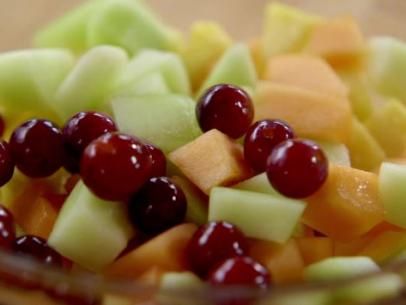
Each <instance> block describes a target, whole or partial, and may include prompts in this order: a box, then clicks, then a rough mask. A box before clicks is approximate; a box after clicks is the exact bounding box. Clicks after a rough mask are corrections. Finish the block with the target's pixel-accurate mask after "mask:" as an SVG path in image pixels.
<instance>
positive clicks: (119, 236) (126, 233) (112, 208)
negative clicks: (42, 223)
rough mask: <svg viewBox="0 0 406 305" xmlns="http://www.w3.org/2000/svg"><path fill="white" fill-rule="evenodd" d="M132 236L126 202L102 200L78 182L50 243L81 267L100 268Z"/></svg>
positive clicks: (116, 254)
mask: <svg viewBox="0 0 406 305" xmlns="http://www.w3.org/2000/svg"><path fill="white" fill-rule="evenodd" d="M133 235H134V231H133V228H132V226H131V224H130V223H129V220H128V216H127V211H126V207H125V205H123V204H122V203H118V202H110V201H104V200H102V199H99V198H98V197H96V196H95V195H94V194H93V193H92V192H91V191H90V190H89V189H88V188H87V187H86V186H85V185H84V184H83V183H82V182H79V183H78V184H77V185H76V187H75V188H74V190H73V191H72V193H71V194H70V195H69V197H68V198H67V200H66V202H65V204H64V205H63V208H62V210H61V212H60V214H59V216H58V219H57V221H56V223H55V226H54V228H53V230H52V232H51V235H50V237H49V240H48V243H49V245H50V246H51V247H53V248H54V249H55V250H56V251H58V252H59V253H60V254H62V255H63V256H65V257H67V258H69V259H71V260H72V261H73V262H75V263H77V264H78V265H80V266H81V267H84V268H86V269H89V270H92V271H100V270H101V269H103V268H104V267H105V266H107V265H108V264H110V263H112V262H113V261H114V259H116V258H117V256H118V255H119V254H120V253H121V252H122V251H123V250H124V249H125V247H126V246H127V243H128V241H129V240H130V238H131V237H133Z"/></svg>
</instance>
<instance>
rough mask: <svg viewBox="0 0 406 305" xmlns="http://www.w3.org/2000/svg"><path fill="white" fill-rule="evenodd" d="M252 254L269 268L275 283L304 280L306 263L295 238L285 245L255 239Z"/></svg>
mask: <svg viewBox="0 0 406 305" xmlns="http://www.w3.org/2000/svg"><path fill="white" fill-rule="evenodd" d="M250 255H251V256H252V257H253V258H255V259H257V260H258V261H259V262H260V263H262V264H263V265H264V266H265V267H267V268H268V269H269V271H270V273H271V276H272V281H273V282H274V283H275V284H289V283H297V282H300V281H301V280H302V277H303V269H304V267H305V264H304V261H303V258H302V255H301V253H300V251H299V248H298V245H297V243H296V241H294V240H289V241H288V242H287V243H285V244H283V245H280V244H275V243H271V242H265V241H254V242H253V243H252V244H251V250H250Z"/></svg>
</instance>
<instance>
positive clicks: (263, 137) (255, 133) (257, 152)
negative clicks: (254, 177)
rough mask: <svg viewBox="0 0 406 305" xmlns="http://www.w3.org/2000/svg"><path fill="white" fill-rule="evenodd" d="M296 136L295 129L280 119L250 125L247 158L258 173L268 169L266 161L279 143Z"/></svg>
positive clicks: (247, 139)
mask: <svg viewBox="0 0 406 305" xmlns="http://www.w3.org/2000/svg"><path fill="white" fill-rule="evenodd" d="M294 137H295V134H294V132H293V129H292V128H291V127H290V126H289V125H288V124H287V123H285V122H283V121H280V120H263V121H259V122H256V123H255V124H254V125H252V126H251V127H250V129H249V130H248V132H247V135H246V136H245V141H244V155H245V160H247V162H248V163H249V164H250V165H251V167H252V169H253V170H255V171H256V172H258V173H262V172H264V171H265V170H266V161H267V159H268V157H269V155H270V154H271V152H272V150H273V149H274V148H275V146H276V145H278V144H279V143H281V142H283V141H285V140H288V139H292V138H294Z"/></svg>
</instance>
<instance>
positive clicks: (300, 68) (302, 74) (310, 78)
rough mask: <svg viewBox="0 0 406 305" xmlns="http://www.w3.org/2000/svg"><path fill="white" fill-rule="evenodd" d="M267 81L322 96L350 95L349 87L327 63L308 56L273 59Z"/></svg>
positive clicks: (296, 55) (269, 66)
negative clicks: (317, 93)
mask: <svg viewBox="0 0 406 305" xmlns="http://www.w3.org/2000/svg"><path fill="white" fill-rule="evenodd" d="M265 79H266V80H269V81H272V82H274V83H277V84H284V85H291V86H295V87H299V88H303V89H308V90H311V91H315V92H319V93H322V94H329V95H334V96H339V97H346V96H347V95H348V88H347V86H346V85H345V84H344V83H343V81H342V80H341V79H340V78H339V77H338V75H337V74H336V73H335V72H334V70H333V69H332V68H331V67H330V66H329V65H328V64H327V63H326V61H324V60H323V59H321V58H319V57H316V56H311V55H306V54H290V55H280V56H275V57H271V59H270V61H269V63H268V65H267V69H266V72H265Z"/></svg>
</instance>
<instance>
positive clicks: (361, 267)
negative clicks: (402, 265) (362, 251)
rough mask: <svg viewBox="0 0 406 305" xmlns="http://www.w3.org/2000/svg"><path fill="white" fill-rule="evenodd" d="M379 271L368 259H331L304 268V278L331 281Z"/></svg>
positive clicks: (361, 257)
mask: <svg viewBox="0 0 406 305" xmlns="http://www.w3.org/2000/svg"><path fill="white" fill-rule="evenodd" d="M379 270H380V269H379V266H378V265H377V264H376V263H375V262H374V261H373V260H372V259H371V258H369V257H364V256H356V257H331V258H327V259H325V260H323V261H321V262H317V263H314V264H312V265H310V266H308V267H306V268H305V270H304V277H305V279H306V280H309V281H333V280H340V279H346V278H350V277H355V276H357V275H362V274H366V273H372V272H377V271H379Z"/></svg>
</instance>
